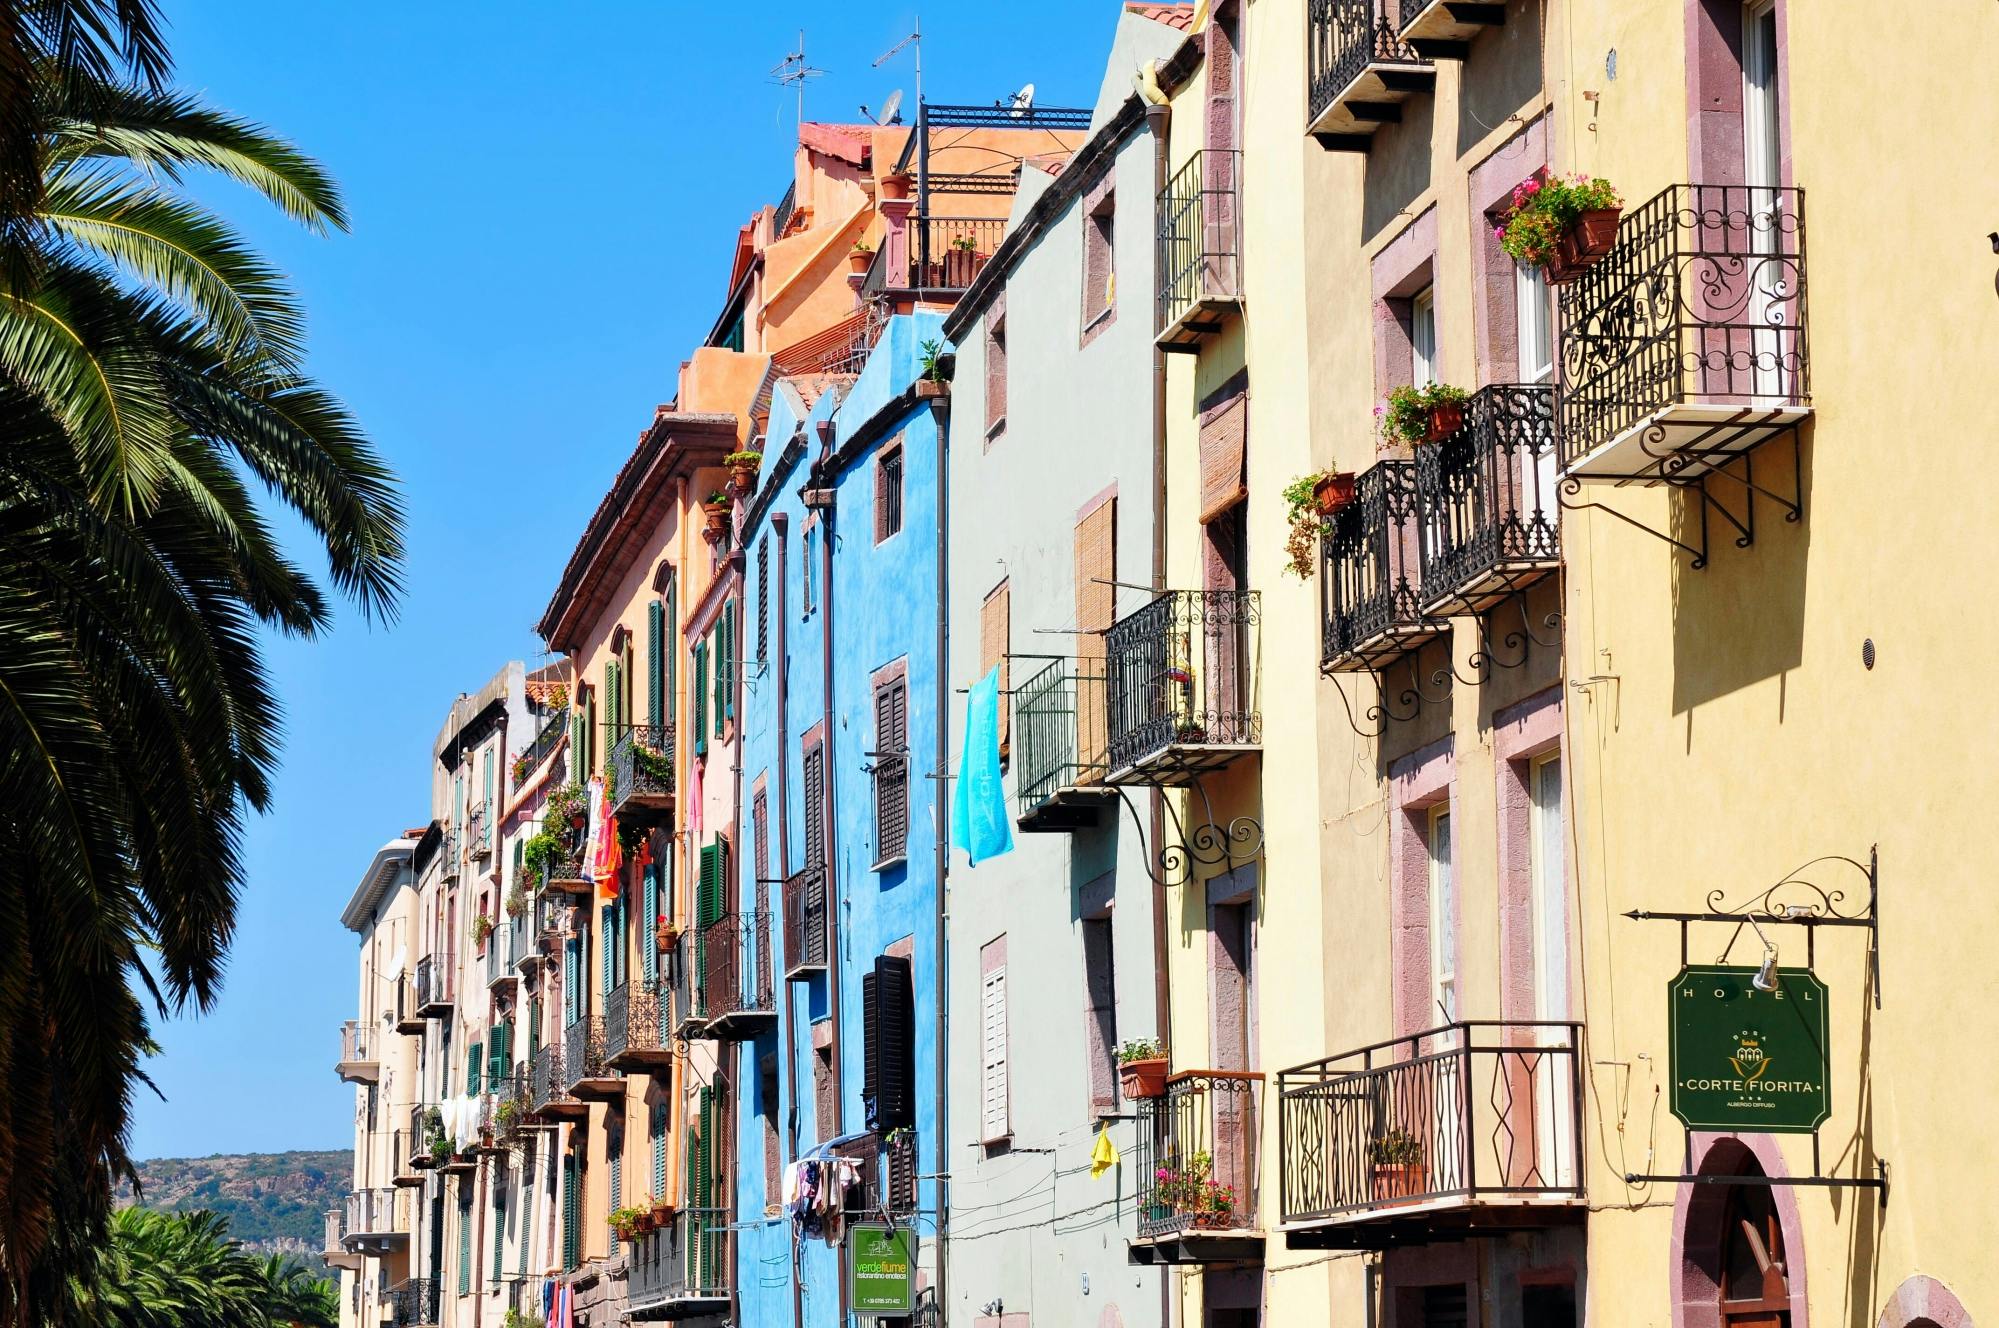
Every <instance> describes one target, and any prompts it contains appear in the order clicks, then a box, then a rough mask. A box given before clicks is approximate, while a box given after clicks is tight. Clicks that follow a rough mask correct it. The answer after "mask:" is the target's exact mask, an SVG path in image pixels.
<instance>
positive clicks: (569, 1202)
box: [562, 1153, 583, 1272]
mask: <svg viewBox="0 0 1999 1328" xmlns="http://www.w3.org/2000/svg"><path fill="white" fill-rule="evenodd" d="M576 1198H577V1196H576V1155H575V1154H574V1153H568V1154H565V1155H564V1156H563V1159H562V1268H563V1271H564V1272H568V1271H570V1270H573V1269H574V1268H575V1267H576V1265H577V1264H579V1263H581V1262H582V1261H583V1260H582V1258H581V1257H580V1254H579V1252H578V1251H579V1248H580V1247H579V1245H578V1237H580V1236H581V1235H582V1232H581V1231H580V1230H579V1229H578V1228H579V1226H580V1224H581V1222H582V1215H581V1214H580V1213H579V1212H577V1202H576Z"/></svg>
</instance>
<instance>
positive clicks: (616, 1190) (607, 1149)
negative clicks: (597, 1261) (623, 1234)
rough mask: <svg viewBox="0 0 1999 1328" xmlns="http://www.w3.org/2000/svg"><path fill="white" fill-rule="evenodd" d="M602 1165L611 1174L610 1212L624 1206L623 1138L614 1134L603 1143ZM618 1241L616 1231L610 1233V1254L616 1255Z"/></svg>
mask: <svg viewBox="0 0 1999 1328" xmlns="http://www.w3.org/2000/svg"><path fill="white" fill-rule="evenodd" d="M604 1165H605V1168H606V1169H607V1170H609V1171H610V1173H611V1211H612V1212H614V1213H615V1212H616V1211H618V1209H620V1208H623V1207H624V1206H625V1136H624V1135H623V1134H622V1133H620V1134H614V1135H612V1136H610V1138H609V1139H607V1140H606V1141H605V1143H604ZM619 1244H620V1242H619V1240H618V1235H617V1232H616V1231H613V1232H612V1233H611V1253H612V1255H613V1256H616V1254H617V1253H618V1247H619Z"/></svg>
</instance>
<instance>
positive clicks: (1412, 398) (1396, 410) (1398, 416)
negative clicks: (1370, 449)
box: [1374, 383, 1466, 451]
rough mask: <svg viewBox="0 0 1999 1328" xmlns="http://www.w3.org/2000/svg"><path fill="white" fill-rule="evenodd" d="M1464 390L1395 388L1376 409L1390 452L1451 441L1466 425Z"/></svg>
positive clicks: (1431, 386)
mask: <svg viewBox="0 0 1999 1328" xmlns="http://www.w3.org/2000/svg"><path fill="white" fill-rule="evenodd" d="M1465 395H1466V394H1465V390H1464V389H1463V388H1462V387H1452V386H1451V385H1450V384H1449V383H1425V384H1424V385H1423V386H1421V387H1411V386H1406V385H1405V386H1402V387H1397V388H1394V389H1392V390H1391V391H1390V392H1389V394H1388V397H1387V399H1386V400H1384V401H1383V402H1382V404H1381V405H1379V406H1376V407H1375V408H1374V414H1375V418H1376V420H1377V422H1378V424H1377V427H1378V428H1379V430H1380V432H1381V440H1382V442H1384V443H1386V444H1387V445H1388V448H1389V450H1391V451H1402V450H1403V449H1405V448H1411V447H1414V446H1415V445H1416V444H1418V443H1434V442H1436V441H1437V440H1438V439H1440V438H1448V437H1449V436H1450V435H1451V434H1453V433H1456V432H1457V431H1458V430H1459V429H1460V428H1462V427H1463V425H1464V422H1465Z"/></svg>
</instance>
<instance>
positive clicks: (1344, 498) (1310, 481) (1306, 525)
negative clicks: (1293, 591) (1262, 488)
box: [1284, 470, 1354, 581]
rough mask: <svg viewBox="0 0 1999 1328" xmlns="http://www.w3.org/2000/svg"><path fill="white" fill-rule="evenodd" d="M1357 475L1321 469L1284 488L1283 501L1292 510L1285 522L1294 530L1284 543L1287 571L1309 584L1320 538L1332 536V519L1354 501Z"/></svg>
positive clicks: (1347, 471) (1302, 476) (1346, 471)
mask: <svg viewBox="0 0 1999 1328" xmlns="http://www.w3.org/2000/svg"><path fill="white" fill-rule="evenodd" d="M1353 496H1354V474H1353V472H1352V471H1350V470H1321V471H1318V472H1315V473H1314V474H1310V475H1301V476H1299V477H1298V478H1297V479H1295V480H1292V481H1291V483H1289V484H1287V485H1285V486H1284V502H1285V505H1286V507H1287V508H1288V509H1289V511H1288V514H1287V515H1286V516H1285V521H1286V522H1287V523H1288V524H1289V526H1290V528H1291V534H1290V537H1289V538H1287V539H1286V540H1285V541H1284V552H1285V554H1286V561H1285V564H1284V570H1285V571H1287V572H1289V573H1291V574H1292V575H1293V576H1295V577H1297V578H1298V579H1299V580H1300V581H1307V580H1310V579H1311V576H1312V564H1313V560H1314V557H1315V555H1316V554H1317V553H1318V549H1319V537H1320V536H1321V535H1329V534H1331V533H1332V529H1333V521H1332V519H1333V517H1335V516H1336V515H1338V514H1339V512H1340V510H1341V509H1342V508H1344V507H1345V506H1346V505H1347V504H1348V503H1351V502H1352V501H1353Z"/></svg>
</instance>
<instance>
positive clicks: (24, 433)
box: [0, 0, 403, 1323]
mask: <svg viewBox="0 0 1999 1328" xmlns="http://www.w3.org/2000/svg"><path fill="white" fill-rule="evenodd" d="M63 13H67V14H70V15H71V16H72V22H73V23H74V24H81V25H82V28H81V29H76V28H74V27H72V28H69V29H65V28H64V27H63V25H62V21H61V15H62V14H63ZM29 14H33V15H36V16H39V17H37V18H36V19H35V24H39V25H40V26H35V24H30V25H29V27H26V28H24V27H23V24H24V23H28V19H27V18H26V17H24V16H26V15H29ZM152 14H153V8H152V4H151V3H150V0H98V3H94V4H93V3H86V2H85V0H40V2H39V3H28V2H27V0H0V66H4V64H5V59H6V56H5V49H4V48H5V43H6V41H8V40H13V39H18V38H19V37H20V34H21V33H22V32H24V31H25V32H30V45H32V44H33V40H35V39H36V38H34V37H33V34H34V33H37V32H39V33H42V34H43V38H46V40H45V41H44V47H46V48H47V49H43V51H42V54H41V55H39V56H37V57H36V58H35V59H34V60H33V61H31V62H30V63H31V64H32V65H33V67H34V68H35V69H36V70H39V71H41V73H40V77H38V78H26V79H24V78H23V77H19V76H18V75H19V74H20V71H19V69H16V70H15V71H14V75H6V71H5V69H4V68H0V98H4V99H6V101H7V104H6V105H5V107H4V109H0V138H4V134H5V132H6V131H7V129H8V126H9V125H10V124H11V123H13V122H14V121H15V120H17V119H19V118H21V117H23V116H25V117H26V119H27V121H28V122H30V123H32V125H33V126H34V143H35V151H36V162H37V165H38V169H39V174H40V190H39V194H38V196H37V202H36V204H35V208H34V211H33V213H32V215H31V216H30V217H29V218H28V221H27V224H26V225H25V227H23V228H17V230H16V231H13V232H9V231H7V230H6V227H5V225H4V216H0V245H6V246H12V247H11V248H9V249H8V250H7V252H6V253H5V254H4V255H0V256H4V258H5V260H6V261H0V839H4V842H5V843H6V844H7V845H8V849H9V851H8V852H7V853H6V854H4V855H0V1320H4V1321H7V1322H13V1323H26V1322H32V1321H34V1320H35V1319H36V1318H39V1317H42V1316H45V1315H46V1314H48V1313H51V1312H53V1311H54V1310H55V1308H56V1307H57V1306H58V1303H59V1301H60V1292H61V1289H62V1287H63V1286H65V1285H66V1281H67V1279H68V1277H69V1275H70V1274H72V1273H74V1272H75V1271H76V1269H77V1268H78V1267H80V1266H82V1264H83V1263H84V1262H85V1261H87V1259H88V1257H89V1254H90V1251H91V1249H92V1247H93V1246H95V1245H96V1244H98V1243H99V1242H100V1241H101V1239H102V1236H103V1231H104V1223H105V1220H106V1217H107V1215H108V1213H109V1209H110V1193H111V1191H110V1185H111V1180H112V1178H113V1176H116V1175H126V1174H129V1172H130V1168H131V1162H130V1159H129V1157H128V1155H127V1152H126V1140H127V1136H128V1127H129V1108H130V1096H131V1093H132V1091H133V1089H134V1087H135V1085H137V1084H138V1083H139V1082H141V1079H142V1076H141V1072H140V1068H139V1061H140V1057H141V1055H142V1054H143V1053H144V1052H145V1051H146V1050H147V1049H148V1047H149V1045H150V1043H149V1033H148V1019H149V1018H150V1017H153V1016H154V1015H166V1014H170V1013H173V1012H177V1011H181V1010H186V1009H193V1010H197V1011H199V1010H204V1009H206V1008H208V1006H209V1005H210V1003H211V1002H212V1001H213V1000H214V998H215V995H216V992H217V989H218V986H219V983H220V980H221V975H222V969H223V965H224V961H225V958H226V955H227V951H228V946H229V942H230V940H231V938H232V936H233V934H234V929H235V922H236V905H237V899H238V895H239V892H240V890H241V887H242V880H243V871H242V862H241V859H240V856H239V847H240V840H241V834H242V825H243V820H244V817H245V815H246V813H247V811H248V810H250V809H257V810H263V809H264V808H266V807H267V806H268V803H269V799H270V788H271V777H272V774H273V772H274V769H275V765H276V760H277V750H278V739H279V729H280V707H279V703H278V698H277V696H276V695H275V693H274V691H273V689H272V686H271V684H270V680H269V678H268V677H267V676H266V674H265V671H264V667H263V661H262V657H261V654H260V651H259V649H258V643H257V635H258V633H259V632H260V631H261V630H267V629H268V630H275V631H279V632H284V633H288V634H291V635H296V636H301V637H312V636H316V635H317V634H319V633H320V632H322V631H324V630H325V629H326V628H327V627H328V626H329V624H330V622H331V620H332V608H331V605H330V603H329V600H328V597H327V594H326V592H325V591H324V590H323V589H322V587H321V585H320V584H319V582H318V580H317V579H316V578H315V577H314V576H312V575H311V574H310V573H308V572H307V571H306V570H304V569H303V568H301V567H300V566H299V565H298V564H297V563H295V562H294V561H293V560H292V558H291V557H290V555H289V554H288V553H287V551H286V549H285V548H284V547H283V545H282V543H281V542H280V540H279V538H278V533H277V530H276V528H275V526H274V524H273V519H272V518H273V516H274V514H275V512H276V511H283V512H286V513H288V514H289V515H290V516H291V517H292V518H295V527H294V528H297V529H301V530H303V531H304V532H305V534H306V535H307V536H308V537H309V538H310V539H311V540H312V541H313V543H314V544H315V545H316V546H317V548H318V549H319V551H320V553H321V554H322V555H323V556H324V558H325V559H326V566H327V569H328V571H329V573H330V578H331V581H332V583H333V586H334V587H335V588H336V589H337V590H338V591H339V592H341V593H343V594H344V595H346V596H347V597H348V598H350V599H351V600H353V601H354V602H355V603H357V604H358V605H359V607H360V608H361V610H362V611H363V613H364V614H366V615H367V616H369V617H371V618H387V617H389V616H391V615H392V614H393V611H394V607H395V604H396V602H397V599H398V597H399V594H400V588H401V565H402V554H403V545H402V522H403V514H402V505H401V500H400V497H399V495H398V493H397V490H396V487H395V482H394V478H393V476H392V475H391V473H390V471H389V469H388V468H387V466H386V465H385V464H384V463H383V462H382V460H381V459H380V458H379V457H378V456H377V454H376V453H375V451H374V449H373V447H372V446H371V445H370V444H369V443H368V441H367V439H366V438H365V437H364V436H363V435H362V433H361V431H360V429H359V428H358V426H357V425H356V424H355V422H354V420H353V419H352V418H351V417H350V416H349V415H348V413H347V412H346V410H345V409H344V408H343V407H342V406H341V405H340V403H339V402H338V401H337V400H336V399H335V398H334V397H332V396H331V395H330V394H329V393H328V392H326V391H325V390H324V389H323V388H321V387H320V386H319V385H318V384H317V383H315V382H313V381H312V380H311V379H309V378H308V377H306V375H305V373H304V369H303V355H304V346H303V336H302V327H303V313H302V310H301V309H300V308H299V305H298V302H297V300H296V298H295V296H294V295H293V293H292V291H291V290H290V289H289V286H288V284H287V283H286V282H285V280H284V279H283V277H282V276H281V275H280V274H279V273H278V272H277V271H276V270H275V269H274V268H272V267H271V266H270V265H269V264H268V263H267V262H265V261H264V260H263V259H262V258H261V257H260V256H259V255H257V254H256V253H255V252H254V251H253V250H252V249H251V248H250V247H249V246H248V245H247V244H246V243H244V241H243V240H242V238H241V237H240V235H238V234H237V233H236V232H235V231H234V230H233V229H232V228H231V227H230V226H229V225H228V224H227V223H226V222H224V221H223V220H222V219H221V218H220V217H219V216H217V215H216V214H214V213H213V212H211V211H210V210H208V209H206V208H204V207H202V206H200V205H199V204H197V203H195V202H194V201H192V200H191V199H190V198H189V197H188V196H187V194H186V193H185V192H184V191H183V190H182V189H181V183H182V181H183V180H184V178H186V177H187V176H188V175H190V174H192V173H196V172H202V173H216V174H220V175H222V176H223V177H225V178H229V179H233V180H236V181H238V182H240V183H242V184H244V185H247V186H248V187H249V188H250V189H251V190H253V191H255V192H256V193H258V194H260V195H261V196H262V197H263V198H265V199H266V200H268V201H270V202H271V203H273V204H275V205H276V206H277V207H279V208H280V209H281V210H283V211H284V212H285V213H286V214H287V215H288V216H290V217H292V218H293V219H295V220H296V221H298V222H300V223H301V224H303V225H305V226H307V227H308V228H310V229H313V230H316V231H324V230H328V229H333V228H340V227H344V225H345V220H346V218H345V213H344V210H343V207H342V204H341V201H340V197H339V192H338V189H337V188H336V186H335V185H334V183H333V181H332V180H331V178H330V177H329V176H328V175H327V173H326V172H325V170H324V169H323V168H322V167H320V166H319V164H318V163H316V162H314V161H313V160H312V159H310V158H309V157H307V156H305V155H304V154H303V153H301V152H299V151H298V150H297V149H296V148H294V147H293V146H291V145H290V144H289V143H286V142H284V141H283V140H282V139H279V138H277V137H276V136H274V135H272V134H270V133H269V132H267V131H265V130H263V129H261V128H260V127H258V126H256V125H253V124H250V123H248V122H246V121H243V120H240V119H238V118H236V117H233V116H229V115H226V114H223V113H221V112H218V111H216V110H214V109H212V108H209V107H207V106H205V105H203V104H202V103H201V102H200V101H198V100H197V99H195V98H192V97H188V96H184V95H180V94H177V93H173V92H169V91H163V90H159V89H157V88H155V87H152V86H150V85H149V82H150V80H151V79H152V78H154V77H156V74H157V73H158V72H163V71H164V69H165V67H166V66H165V63H164V55H163V53H162V54H161V56H160V58H159V59H158V60H140V59H139V58H138V56H137V54H136V53H137V52H139V51H141V50H143V49H149V48H148V46H147V43H146V42H145V41H143V40H141V39H140V38H139V37H138V36H136V35H134V34H136V33H137V32H138V31H139V29H140V27H142V26H143V24H142V22H141V21H142V20H149V19H150V18H151V16H152ZM93 15H94V16H95V18H94V20H93V18H92V16H93ZM51 16H53V17H51ZM93 22H94V23H95V26H92V24H93ZM121 23H123V24H125V25H126V26H125V27H124V28H120V27H119V26H118V25H119V24H121ZM77 31H81V32H82V33H83V34H84V37H80V38H76V40H77V41H79V42H81V46H82V47H86V48H89V49H94V50H99V51H100V54H102V49H103V48H105V47H109V46H112V45H116V44H117V42H122V43H123V45H122V46H119V47H118V49H119V51H120V52H121V53H123V52H124V51H126V50H130V51H133V52H134V53H135V54H134V55H133V58H132V63H133V65H134V67H135V69H136V70H137V72H138V73H139V75H140V77H139V78H138V79H137V80H136V81H126V82H121V81H117V80H115V79H111V78H107V77H100V76H99V75H98V74H97V73H96V72H94V71H93V70H92V69H91V68H90V67H89V62H88V61H87V60H85V61H82V62H81V63H78V64H75V65H74V66H73V67H65V66H63V64H62V63H61V61H60V59H59V57H60V54H61V47H62V42H63V40H64V33H65V32H68V33H70V34H71V35H72V36H74V34H75V32H77ZM116 32H123V33H124V34H125V35H124V36H123V37H120V38H117V42H114V40H113V34H114V33H116ZM10 33H11V34H12V37H10V36H9V34H10ZM93 33H94V34H97V36H96V37H95V38H94V39H91V38H90V34H93ZM93 40H95V42H96V45H93V44H92V41H93ZM17 45H18V42H17ZM79 49H81V48H79ZM148 69H153V70H154V71H155V72H154V73H151V74H149V73H148V72H147V71H148ZM9 77H11V78H12V81H11V82H10V81H8V78H9ZM4 150H5V144H4V142H0V151H4ZM0 194H4V188H0ZM142 955H143V956H144V957H145V962H144V963H142V962H141V957H142Z"/></svg>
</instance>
